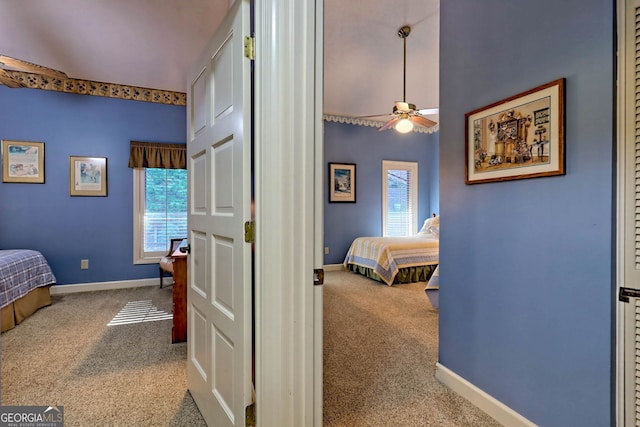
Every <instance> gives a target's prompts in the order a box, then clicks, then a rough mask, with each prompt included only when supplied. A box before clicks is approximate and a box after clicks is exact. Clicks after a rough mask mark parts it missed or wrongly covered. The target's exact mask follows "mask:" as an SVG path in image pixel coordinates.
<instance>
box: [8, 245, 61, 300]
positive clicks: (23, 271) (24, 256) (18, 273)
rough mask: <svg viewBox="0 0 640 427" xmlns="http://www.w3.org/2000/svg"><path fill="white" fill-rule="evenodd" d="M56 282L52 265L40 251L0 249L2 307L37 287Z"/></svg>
mask: <svg viewBox="0 0 640 427" xmlns="http://www.w3.org/2000/svg"><path fill="white" fill-rule="evenodd" d="M55 282H56V278H55V276H54V275H53V272H52V271H51V267H50V266H49V263H48V262H47V260H46V259H45V257H44V256H43V255H42V254H41V253H40V252H38V251H34V250H29V249H7V250H0V308H3V307H6V306H7V305H9V304H11V303H12V302H14V301H16V300H18V299H20V298H22V297H24V296H25V295H27V294H28V293H29V292H30V291H32V290H33V289H35V288H38V287H41V286H47V285H52V284H54V283H55Z"/></svg>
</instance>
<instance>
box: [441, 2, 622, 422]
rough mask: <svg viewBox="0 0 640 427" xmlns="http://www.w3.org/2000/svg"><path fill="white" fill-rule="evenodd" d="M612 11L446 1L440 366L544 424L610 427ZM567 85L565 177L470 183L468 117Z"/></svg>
mask: <svg viewBox="0 0 640 427" xmlns="http://www.w3.org/2000/svg"><path fill="white" fill-rule="evenodd" d="M614 3H615V2H611V1H603V0H567V1H562V2H557V1H555V0H541V1H538V2H530V3H526V4H525V3H522V2H508V1H504V0H485V1H482V2H478V1H476V0H458V1H455V2H450V1H443V2H441V3H440V11H441V18H440V28H441V35H440V53H441V63H440V79H441V80H440V94H441V96H440V98H441V99H440V140H441V141H447V143H442V145H441V146H440V172H441V173H440V211H441V216H442V220H441V231H442V236H443V238H442V241H441V252H440V265H441V267H442V268H441V272H440V283H441V290H440V358H439V359H440V363H441V364H442V365H444V366H445V367H446V368H448V369H450V370H452V371H454V372H455V373H457V374H458V375H460V376H462V377H463V378H465V379H466V380H468V381H470V382H471V383H473V384H474V385H476V386H478V387H479V388H481V389H482V390H484V391H485V392H487V393H489V394H490V395H492V396H493V397H495V398H496V399H498V400H500V401H501V402H503V403H505V404H506V405H507V406H509V407H511V408H512V409H514V410H515V411H517V412H518V413H520V414H521V415H523V416H524V417H526V418H528V419H529V420H531V421H533V422H534V423H536V424H538V425H543V426H547V427H551V426H558V427H569V426H580V427H586V426H594V427H602V426H608V425H612V421H611V417H612V411H613V410H612V396H613V384H614V379H613V375H612V371H613V369H612V366H613V365H614V361H613V360H612V354H613V351H612V349H613V340H614V337H613V336H612V330H615V328H614V325H613V324H612V312H613V307H614V302H613V299H612V298H613V294H614V292H613V289H614V283H613V280H612V277H613V271H614V262H613V259H614V257H615V250H614V245H613V243H612V242H613V241H614V237H615V236H614V234H613V231H612V230H613V229H614V224H613V221H614V219H613V217H612V212H613V201H614V193H613V188H614V179H613V177H614V175H615V170H614V166H613V163H614V137H613V134H614V121H613V117H614V114H613V107H614V96H613V95H614V89H613V87H614V80H615V79H614V77H615V74H614V60H615V57H614V55H615V51H614V32H615V21H614V9H613V7H614ZM560 77H566V88H567V90H566V171H567V173H566V175H565V176H558V177H547V178H536V179H528V180H519V181H509V182H501V183H489V184H477V185H465V182H464V176H465V171H464V163H463V162H462V161H461V160H462V158H463V157H464V143H463V141H464V140H465V135H464V115H465V113H467V112H469V111H472V110H475V109H477V108H480V107H482V106H485V105H488V104H491V103H493V102H496V101H499V100H501V99H505V98H507V97H509V96H511V95H514V94H517V93H520V92H523V91H525V90H528V89H531V88H533V87H535V86H538V85H540V84H543V83H547V82H549V81H552V80H555V79H558V78H560Z"/></svg>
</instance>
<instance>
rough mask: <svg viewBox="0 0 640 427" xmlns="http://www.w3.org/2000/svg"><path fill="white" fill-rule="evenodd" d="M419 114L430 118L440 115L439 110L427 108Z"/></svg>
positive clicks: (419, 111)
mask: <svg viewBox="0 0 640 427" xmlns="http://www.w3.org/2000/svg"><path fill="white" fill-rule="evenodd" d="M418 113H419V114H421V115H423V116H428V115H430V114H440V109H439V108H425V109H423V110H418Z"/></svg>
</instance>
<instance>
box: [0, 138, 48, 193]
mask: <svg viewBox="0 0 640 427" xmlns="http://www.w3.org/2000/svg"><path fill="white" fill-rule="evenodd" d="M2 182H22V183H29V184H44V142H29V141H9V140H2Z"/></svg>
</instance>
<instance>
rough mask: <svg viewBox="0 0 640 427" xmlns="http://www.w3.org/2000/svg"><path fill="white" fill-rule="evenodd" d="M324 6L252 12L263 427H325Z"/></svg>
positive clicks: (290, 5)
mask: <svg viewBox="0 0 640 427" xmlns="http://www.w3.org/2000/svg"><path fill="white" fill-rule="evenodd" d="M322 4H323V2H322V0H265V1H256V2H255V30H256V49H255V50H256V54H255V55H256V59H255V100H254V105H255V116H254V131H255V139H254V141H255V146H254V147H255V151H254V156H255V157H254V165H255V166H254V167H255V169H254V173H255V220H256V245H255V278H256V279H255V351H256V402H257V403H256V409H257V423H258V425H261V426H283V427H286V426H313V425H315V426H321V425H322V287H321V286H314V285H313V279H314V274H313V270H314V268H322V255H321V254H322V222H323V218H322V210H323V203H322V202H323V194H324V192H323V191H322V184H321V183H322V151H323V150H322V146H323V145H322Z"/></svg>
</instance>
